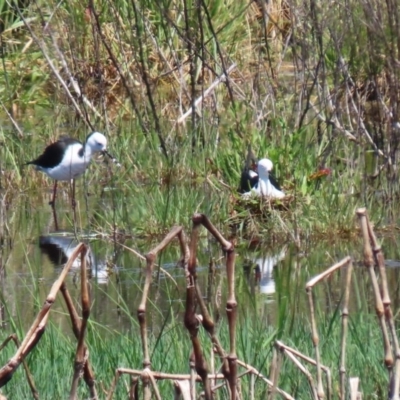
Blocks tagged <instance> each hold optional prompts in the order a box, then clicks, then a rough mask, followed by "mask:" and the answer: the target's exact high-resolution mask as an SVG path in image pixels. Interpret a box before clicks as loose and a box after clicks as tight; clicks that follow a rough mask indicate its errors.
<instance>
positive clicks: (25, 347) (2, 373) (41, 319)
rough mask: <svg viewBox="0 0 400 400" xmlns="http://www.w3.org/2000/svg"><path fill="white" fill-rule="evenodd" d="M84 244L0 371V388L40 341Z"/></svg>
mask: <svg viewBox="0 0 400 400" xmlns="http://www.w3.org/2000/svg"><path fill="white" fill-rule="evenodd" d="M83 246H84V244H83V243H81V244H79V245H78V246H76V247H75V249H74V251H73V252H72V254H71V256H70V258H69V260H68V262H67V264H66V265H65V267H64V268H63V270H62V271H61V274H60V276H59V277H58V279H57V280H56V281H55V282H54V283H53V286H52V287H51V289H50V293H49V294H48V296H47V298H46V300H45V302H44V304H43V307H42V309H41V310H40V311H39V314H38V316H37V317H36V319H35V321H34V322H33V324H32V326H31V328H30V329H29V331H28V333H27V334H26V336H25V338H24V340H23V341H22V343H21V346H20V347H19V349H18V350H17V352H16V353H15V355H14V357H12V358H11V359H10V360H9V361H8V363H7V364H6V365H5V366H4V367H2V368H1V369H0V387H2V386H3V385H5V384H6V383H7V382H8V381H9V380H10V379H11V377H12V375H13V373H14V372H15V370H16V369H17V368H18V367H19V365H20V364H21V362H22V360H23V359H24V358H25V357H26V356H27V355H28V354H29V353H30V351H31V350H32V349H33V347H35V345H36V344H37V342H38V341H39V340H40V338H41V337H42V335H43V333H44V329H45V327H46V323H47V319H48V316H49V313H50V308H51V306H52V305H53V304H54V301H55V298H56V296H57V293H58V291H59V289H60V286H61V285H62V283H63V282H64V280H65V277H66V276H67V274H68V272H69V270H70V268H71V266H72V264H73V262H74V261H75V259H76V258H77V257H78V255H79V254H80V252H81V251H82V249H83Z"/></svg>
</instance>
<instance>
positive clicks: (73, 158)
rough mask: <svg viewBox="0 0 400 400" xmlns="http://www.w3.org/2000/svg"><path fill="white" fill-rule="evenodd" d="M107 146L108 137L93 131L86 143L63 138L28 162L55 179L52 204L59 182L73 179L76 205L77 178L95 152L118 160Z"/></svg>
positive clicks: (73, 195)
mask: <svg viewBox="0 0 400 400" xmlns="http://www.w3.org/2000/svg"><path fill="white" fill-rule="evenodd" d="M106 148H107V139H106V137H105V136H104V135H103V134H102V133H99V132H93V133H91V134H90V135H89V136H88V137H87V138H86V142H85V144H82V143H81V142H80V141H78V140H76V139H72V138H61V139H59V140H57V141H56V142H54V143H52V144H50V145H49V146H47V147H46V148H45V150H44V152H43V154H42V155H40V156H39V157H38V158H37V159H35V160H33V161H29V162H28V163H27V164H32V165H34V166H35V167H36V169H37V170H39V171H42V172H44V173H45V174H47V175H48V176H49V177H50V178H52V179H54V180H55V182H54V188H53V197H52V200H51V202H50V204H51V205H52V206H54V204H55V200H56V192H57V182H58V181H70V180H72V182H73V183H72V205H73V206H75V178H77V177H78V176H80V175H82V174H83V173H84V172H85V170H86V168H87V167H88V165H89V164H90V161H91V159H92V156H93V154H95V153H103V154H105V155H107V156H108V157H110V158H111V159H112V160H113V161H114V162H116V160H115V158H114V157H112V156H111V154H110V153H108V152H107V150H106Z"/></svg>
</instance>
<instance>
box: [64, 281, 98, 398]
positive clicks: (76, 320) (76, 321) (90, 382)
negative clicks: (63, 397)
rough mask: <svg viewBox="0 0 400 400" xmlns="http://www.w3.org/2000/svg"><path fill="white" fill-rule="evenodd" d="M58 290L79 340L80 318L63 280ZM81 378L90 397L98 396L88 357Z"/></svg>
mask: <svg viewBox="0 0 400 400" xmlns="http://www.w3.org/2000/svg"><path fill="white" fill-rule="evenodd" d="M60 292H61V294H62V295H63V297H64V301H65V304H66V305H67V308H68V313H69V316H70V318H71V325H72V330H73V332H74V335H75V337H76V338H77V339H78V340H79V336H80V332H81V320H80V317H79V315H78V312H77V311H76V308H75V306H74V302H73V301H72V298H71V295H70V294H69V292H68V289H67V285H66V284H65V282H63V284H62V285H61V287H60ZM86 351H87V350H86V349H85V352H86ZM83 379H84V380H85V382H86V385H87V386H88V388H89V392H90V398H93V399H96V398H98V395H97V391H96V386H95V376H94V372H93V369H92V366H91V365H90V361H89V359H86V362H85V364H84V368H83Z"/></svg>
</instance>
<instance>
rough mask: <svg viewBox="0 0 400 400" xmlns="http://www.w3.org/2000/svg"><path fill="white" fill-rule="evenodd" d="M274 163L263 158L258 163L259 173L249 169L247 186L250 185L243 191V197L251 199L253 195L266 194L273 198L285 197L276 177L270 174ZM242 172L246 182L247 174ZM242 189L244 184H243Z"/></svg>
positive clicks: (242, 179)
mask: <svg viewBox="0 0 400 400" xmlns="http://www.w3.org/2000/svg"><path fill="white" fill-rule="evenodd" d="M273 167H274V165H273V163H272V161H271V160H270V159H268V158H263V159H261V160H259V161H258V163H257V173H255V172H254V171H252V170H249V171H248V175H247V176H248V178H247V181H246V184H247V185H248V186H247V187H250V189H248V191H244V192H243V191H242V198H243V199H249V198H250V197H253V196H255V197H256V196H258V197H261V196H265V197H269V198H273V199H283V198H284V197H285V193H284V192H283V191H282V190H281V188H280V186H279V184H278V183H277V181H276V179H275V178H273V177H272V176H271V174H270V172H271V171H272V169H273ZM244 173H245V171H243V173H242V178H241V182H242V181H243V182H245V176H243V174H244ZM241 189H243V188H242V186H241Z"/></svg>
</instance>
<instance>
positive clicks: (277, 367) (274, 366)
mask: <svg viewBox="0 0 400 400" xmlns="http://www.w3.org/2000/svg"><path fill="white" fill-rule="evenodd" d="M281 366H282V357H281V356H280V352H278V351H277V348H276V346H275V347H274V348H273V350H272V360H271V366H270V368H269V379H270V380H271V382H272V386H271V388H270V390H269V393H268V395H267V400H268V399H269V400H274V398H275V394H276V388H277V386H278V379H279V375H280V372H281Z"/></svg>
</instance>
